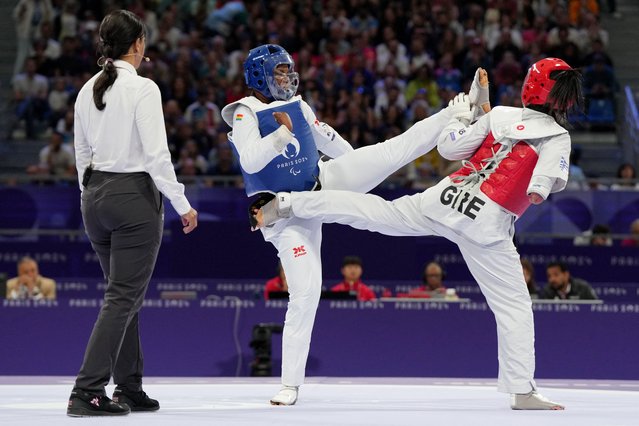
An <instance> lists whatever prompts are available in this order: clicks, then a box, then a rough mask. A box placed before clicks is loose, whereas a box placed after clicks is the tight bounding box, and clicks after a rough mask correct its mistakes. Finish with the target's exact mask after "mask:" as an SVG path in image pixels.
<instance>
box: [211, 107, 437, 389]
mask: <svg viewBox="0 0 639 426" xmlns="http://www.w3.org/2000/svg"><path fill="white" fill-rule="evenodd" d="M297 101H300V102H301V107H302V111H303V114H304V117H305V118H306V120H307V122H308V123H309V125H310V126H311V129H312V134H313V139H314V141H315V144H316V146H317V149H318V150H319V151H321V152H323V153H324V154H327V155H328V156H330V157H333V158H334V159H333V160H329V161H326V162H320V163H319V166H320V174H319V181H320V183H321V185H322V188H323V189H327V190H345V191H346V190H347V191H354V192H368V191H370V190H371V189H373V188H374V187H376V186H377V185H379V183H381V182H382V181H383V180H384V179H385V178H386V177H387V176H388V175H390V174H391V173H393V172H394V171H395V170H397V169H399V168H401V167H403V166H404V165H406V164H407V163H409V162H410V161H412V160H414V159H415V158H417V157H420V156H421V155H423V154H425V153H426V152H428V151H430V150H431V149H433V148H434V147H435V146H436V144H437V138H438V137H439V134H440V133H441V131H442V130H443V129H444V127H445V126H446V124H447V123H448V122H449V120H450V114H449V112H448V111H447V110H446V109H444V110H442V111H441V112H439V113H438V114H435V115H433V116H432V117H429V118H427V119H425V120H422V121H420V122H419V123H416V124H415V125H413V127H411V128H410V129H408V130H407V131H406V132H404V133H403V134H401V135H399V136H397V137H394V138H392V139H389V140H388V141H386V142H383V143H378V144H375V145H371V146H367V147H364V148H360V149H357V150H353V149H352V147H351V146H350V144H348V142H346V141H345V140H344V139H342V138H341V137H340V136H339V135H338V134H336V133H335V131H334V130H333V129H332V128H331V127H330V126H328V125H326V124H324V123H321V122H319V121H318V120H317V119H316V117H315V114H314V113H313V111H312V110H311V108H310V106H309V105H308V104H307V103H306V102H304V101H303V100H301V97H299V96H295V97H293V98H291V99H290V100H289V101H273V102H270V103H268V104H266V103H262V102H260V101H259V100H258V99H257V98H255V97H252V96H251V97H247V98H243V99H241V100H239V101H237V102H234V103H232V104H229V105H227V106H226V107H225V108H224V109H223V110H222V118H223V119H224V120H225V121H226V123H227V124H229V125H230V126H231V127H233V131H232V132H231V133H229V140H230V141H231V142H232V143H233V144H234V145H235V148H236V150H237V152H238V154H239V157H240V165H241V166H242V168H243V169H244V170H245V171H250V173H257V172H259V171H260V170H262V169H263V168H264V167H265V166H266V165H267V164H268V163H269V162H270V161H272V160H273V159H275V158H278V157H279V156H280V155H282V154H283V147H284V146H285V145H286V141H285V142H284V143H282V141H281V140H280V138H286V137H287V136H286V135H287V131H286V128H285V127H284V126H282V127H284V129H282V128H280V129H278V130H276V131H275V132H273V133H271V134H270V135H267V136H265V137H262V136H261V135H260V132H259V127H258V121H257V115H256V112H257V111H260V110H263V109H268V108H273V107H274V106H277V105H279V104H284V103H287V102H297ZM238 115H239V116H240V117H241V119H240V120H237V117H238ZM288 135H290V133H288ZM288 137H289V138H291V137H292V136H288ZM262 233H263V235H264V239H265V240H266V241H269V242H271V243H272V244H273V245H274V246H275V248H276V249H277V251H278V256H279V258H280V260H281V262H282V266H283V268H284V271H285V273H286V278H287V282H288V287H289V295H290V296H289V304H288V310H287V312H286V319H285V322H284V332H283V339H282V340H283V342H282V344H283V348H282V384H283V385H285V386H299V385H301V384H302V383H303V381H304V371H305V366H306V359H307V357H308V351H309V347H310V341H311V332H312V329H313V322H314V320H315V312H316V310H317V305H318V303H319V298H320V293H321V288H322V265H321V258H320V245H321V240H322V222H321V221H319V220H313V219H310V220H309V219H302V218H290V219H286V220H282V221H280V222H278V223H276V224H275V225H273V226H272V227H270V228H266V229H263V230H262Z"/></svg>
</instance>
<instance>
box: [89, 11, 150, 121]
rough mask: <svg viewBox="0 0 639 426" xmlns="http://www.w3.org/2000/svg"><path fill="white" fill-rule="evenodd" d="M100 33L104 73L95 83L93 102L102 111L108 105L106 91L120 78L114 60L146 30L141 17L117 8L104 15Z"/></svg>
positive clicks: (101, 63) (100, 60) (126, 50)
mask: <svg viewBox="0 0 639 426" xmlns="http://www.w3.org/2000/svg"><path fill="white" fill-rule="evenodd" d="M99 34H100V42H99V43H98V52H99V53H100V56H101V57H100V59H99V60H98V65H100V66H101V67H102V73H101V74H100V76H99V77H98V78H97V79H96V81H95V84H94V85H93V102H94V103H95V107H96V108H97V109H99V110H100V111H102V110H103V109H104V107H106V103H105V102H104V99H103V98H104V92H106V91H107V89H108V88H109V87H111V85H113V83H114V82H115V79H116V78H118V71H117V69H116V67H115V65H114V64H113V60H114V59H118V58H120V57H122V56H123V55H125V54H126V53H127V52H128V51H129V48H130V47H131V45H132V44H133V43H134V42H135V41H136V40H137V39H138V38H140V37H144V36H145V35H146V30H145V28H144V24H143V23H142V21H141V20H140V18H138V17H137V16H136V15H134V14H133V13H131V12H129V11H127V10H116V11H115V12H112V13H110V14H108V15H107V16H105V17H104V19H103V20H102V23H101V24H100V31H99Z"/></svg>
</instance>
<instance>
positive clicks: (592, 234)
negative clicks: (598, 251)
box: [573, 224, 612, 247]
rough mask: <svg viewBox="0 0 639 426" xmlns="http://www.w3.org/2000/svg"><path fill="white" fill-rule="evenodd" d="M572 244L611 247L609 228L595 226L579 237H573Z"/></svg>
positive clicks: (600, 225) (599, 225) (606, 226)
mask: <svg viewBox="0 0 639 426" xmlns="http://www.w3.org/2000/svg"><path fill="white" fill-rule="evenodd" d="M573 244H574V245H576V246H603V247H610V246H612V238H611V237H610V227H609V226H608V225H602V224H596V225H595V226H593V227H592V229H589V230H587V231H584V232H583V233H582V234H581V235H579V236H577V237H575V239H574V240H573Z"/></svg>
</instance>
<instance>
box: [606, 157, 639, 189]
mask: <svg viewBox="0 0 639 426" xmlns="http://www.w3.org/2000/svg"><path fill="white" fill-rule="evenodd" d="M617 179H618V182H617V183H614V184H612V185H610V189H612V190H613V191H633V190H638V189H639V182H637V173H636V171H635V167H634V166H633V165H632V164H630V163H624V164H622V165H621V166H619V168H618V169H617Z"/></svg>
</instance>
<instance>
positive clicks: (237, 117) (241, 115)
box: [235, 114, 244, 121]
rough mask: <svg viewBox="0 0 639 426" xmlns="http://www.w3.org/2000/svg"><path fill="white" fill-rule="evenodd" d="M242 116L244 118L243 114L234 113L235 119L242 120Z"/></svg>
mask: <svg viewBox="0 0 639 426" xmlns="http://www.w3.org/2000/svg"><path fill="white" fill-rule="evenodd" d="M243 118H244V114H236V115H235V121H242V119H243Z"/></svg>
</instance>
